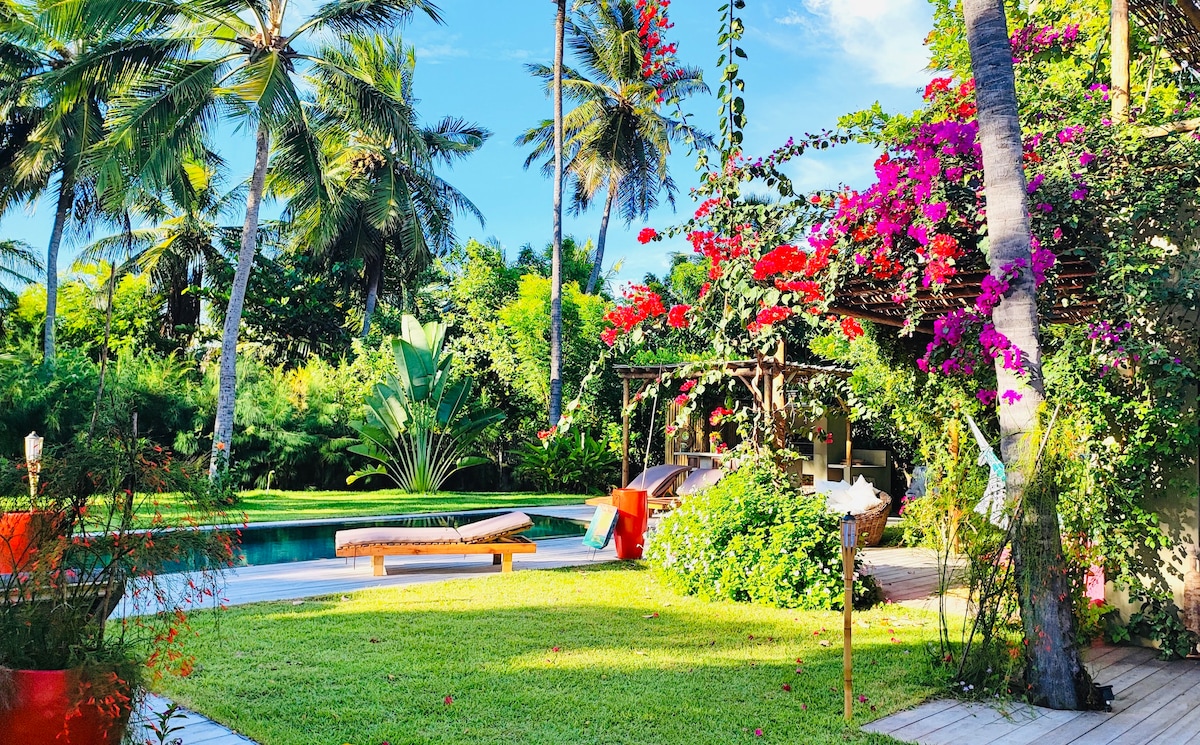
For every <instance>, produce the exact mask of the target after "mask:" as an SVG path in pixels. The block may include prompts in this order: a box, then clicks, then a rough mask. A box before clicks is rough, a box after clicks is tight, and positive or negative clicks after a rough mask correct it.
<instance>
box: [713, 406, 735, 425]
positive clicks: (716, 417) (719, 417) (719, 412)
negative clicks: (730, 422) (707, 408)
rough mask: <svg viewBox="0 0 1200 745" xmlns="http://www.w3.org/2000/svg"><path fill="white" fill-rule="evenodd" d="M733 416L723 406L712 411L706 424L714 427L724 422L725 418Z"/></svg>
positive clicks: (731, 412) (730, 411)
mask: <svg viewBox="0 0 1200 745" xmlns="http://www.w3.org/2000/svg"><path fill="white" fill-rule="evenodd" d="M731 414H733V411H732V410H730V409H726V408H725V407H724V406H718V407H717V408H715V409H713V410H712V414H711V415H709V417H708V423H709V424H711V425H712V426H714V427H716V426H717V425H719V424H720V423H721V422H723V421H725V417H727V416H730V415H731Z"/></svg>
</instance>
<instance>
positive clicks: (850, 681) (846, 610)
mask: <svg viewBox="0 0 1200 745" xmlns="http://www.w3.org/2000/svg"><path fill="white" fill-rule="evenodd" d="M854 552H855V548H854V547H853V546H852V547H850V548H846V547H844V546H843V547H842V573H843V574H844V575H845V580H846V597H845V598H844V600H843V601H842V605H843V606H844V607H843V608H842V693H843V699H844V702H843V705H842V710H843V711H842V713H843V715H844V716H845V717H846V721H847V722H849V721H850V720H852V719H853V718H854V676H853V665H852V664H851V654H850V637H851V635H852V634H853V633H854V628H853V625H852V624H851V623H850V614H851V613H852V612H853V610H854Z"/></svg>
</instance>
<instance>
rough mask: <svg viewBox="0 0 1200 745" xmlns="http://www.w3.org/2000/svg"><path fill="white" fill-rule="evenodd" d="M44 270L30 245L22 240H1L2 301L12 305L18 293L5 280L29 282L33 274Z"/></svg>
mask: <svg viewBox="0 0 1200 745" xmlns="http://www.w3.org/2000/svg"><path fill="white" fill-rule="evenodd" d="M41 270H42V265H41V262H39V261H38V259H37V256H35V255H34V254H33V251H31V250H30V248H29V246H27V245H26V244H24V243H22V242H21V241H13V240H0V303H3V304H4V305H11V304H12V303H14V302H16V299H17V297H16V294H15V293H13V291H12V289H11V288H9V287H8V286H7V285H5V282H17V283H20V284H28V283H30V282H33V279H32V275H33V274H34V273H36V272H40V271H41Z"/></svg>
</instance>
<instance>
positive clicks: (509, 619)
mask: <svg viewBox="0 0 1200 745" xmlns="http://www.w3.org/2000/svg"><path fill="white" fill-rule="evenodd" d="M642 568H643V567H642V566H641V565H638V564H612V565H602V566H595V567H588V568H583V569H566V570H555V571H549V572H526V573H517V574H514V575H508V576H505V577H497V578H492V579H482V580H472V581H471V582H446V583H440V584H437V585H424V586H421V587H413V588H404V589H391V588H389V589H384V590H376V591H368V592H362V593H357V594H355V595H352V596H345V597H347V599H345V600H343V599H342V597H343V596H333V597H327V598H319V599H314V600H308V601H304V602H302V603H300V604H298V605H294V604H293V603H292V601H285V602H282V603H267V604H261V605H257V606H247V607H241V608H236V609H234V610H231V611H229V612H228V613H227V614H225V615H224V617H223V618H222V620H221V623H220V627H219V632H218V631H214V630H212V629H208V628H201V629H200V631H201V635H200V637H199V639H198V640H197V643H196V645H195V651H196V652H197V654H198V663H199V664H198V667H197V672H196V673H194V674H193V675H192V676H191V677H190V678H187V679H183V680H175V681H168V684H167V693H168V694H170V695H174V696H176V697H178V698H179V699H180V700H181V701H182V702H184V703H185V704H188V705H191V706H194V707H196V708H197V709H198V710H199V711H202V712H204V713H205V714H208V715H210V716H213V717H214V718H216V719H218V720H220V721H223V722H225V723H227V724H230V725H231V726H233V727H234V728H235V729H238V730H239V731H242V732H244V733H245V734H247V735H248V736H250V737H252V738H254V739H256V740H258V741H259V742H261V743H263V745H292V744H293V743H295V744H297V745H299V743H305V744H307V743H334V744H335V745H340V744H341V743H352V745H364V744H369V745H379V743H380V742H382V741H384V740H387V741H388V742H390V743H392V745H396V744H397V743H426V742H428V743H434V742H437V743H480V742H483V743H491V742H495V743H513V742H520V743H597V744H599V743H635V742H637V743H686V744H687V745H698V744H700V743H714V744H716V743H728V742H736V741H741V740H746V741H747V742H749V741H754V742H780V743H783V742H787V743H825V742H844V741H851V742H890V740H888V739H887V738H885V737H882V736H879V735H872V734H866V733H862V732H859V731H858V730H857V729H856V728H851V729H846V728H845V727H844V726H843V724H842V722H841V718H840V717H841V701H842V698H841V696H842V693H841V691H842V689H841V671H842V662H841V632H840V630H841V625H840V619H841V616H840V614H835V613H828V612H820V613H817V612H802V611H787V610H777V609H769V608H761V607H755V606H748V605H742V604H732V603H704V602H701V601H697V600H695V599H693V598H680V597H677V596H674V595H672V594H670V593H669V592H667V591H664V590H663V589H662V588H661V587H660V586H658V585H657V584H656V583H655V582H654V581H653V580H652V577H651V575H649V574H648V573H646V572H644V571H641V570H642ZM859 618H860V620H861V621H863V622H865V623H866V624H868V625H867V626H864V627H856V629H855V632H856V644H855V652H856V674H857V676H858V680H859V683H858V687H857V690H858V691H859V692H861V693H862V694H864V695H865V696H867V697H868V700H867V701H866V702H865V703H863V704H861V705H859V709H860V711H859V712H858V714H857V716H858V717H860V722H859V723H861V722H865V721H868V720H870V719H874V718H876V717H878V716H883V715H885V714H887V713H890V712H891V711H894V710H895V709H898V708H903V707H905V706H909V705H912V704H914V703H916V702H917V701H919V700H921V699H923V698H925V697H926V696H927V695H929V693H930V691H931V686H932V685H933V684H934V683H935V680H934V679H935V674H934V673H933V672H932V669H931V666H930V664H929V657H928V655H927V653H926V652H925V646H924V645H925V643H926V642H927V641H930V640H932V639H934V638H935V635H936V629H935V626H934V623H935V622H934V621H933V620H932V619H930V618H928V617H925V616H919V615H913V614H909V613H907V612H906V611H903V610H901V609H894V608H888V609H884V610H876V611H872V612H869V613H866V614H861V615H860V616H859ZM920 621H924V622H925V625H924V626H921V625H918V623H919V622H920ZM814 632H815V633H814ZM893 640H894V641H893ZM785 685H786V686H789V687H790V689H791V690H790V691H789V690H785V689H784V686H785ZM447 696H450V697H452V700H451V702H450V703H447V702H446V697H447ZM871 707H876V708H875V710H874V711H872V708H871ZM759 728H761V729H762V730H763V736H762V738H758V737H756V736H755V735H754V730H755V729H759Z"/></svg>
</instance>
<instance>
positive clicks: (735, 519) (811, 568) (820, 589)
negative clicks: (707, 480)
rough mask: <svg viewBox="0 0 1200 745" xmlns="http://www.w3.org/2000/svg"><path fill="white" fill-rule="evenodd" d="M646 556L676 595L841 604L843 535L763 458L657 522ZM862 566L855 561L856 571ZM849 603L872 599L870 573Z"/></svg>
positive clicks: (818, 504)
mask: <svg viewBox="0 0 1200 745" xmlns="http://www.w3.org/2000/svg"><path fill="white" fill-rule="evenodd" d="M646 555H647V559H648V560H649V561H650V563H651V565H652V566H653V567H654V568H655V569H656V570H657V571H658V572H660V573H661V575H662V576H663V578H664V579H665V580H666V582H667V583H668V584H670V585H671V586H672V587H673V588H675V589H676V590H678V591H680V592H683V593H686V594H689V595H698V596H700V597H703V598H708V599H712V600H716V599H727V600H741V601H750V602H754V603H761V604H764V605H774V606H777V607H781V608H806V609H822V610H829V609H834V608H841V607H842V599H843V597H844V585H843V578H842V548H841V532H840V530H839V529H838V517H837V515H831V514H829V513H828V512H827V511H826V509H825V498H824V497H823V496H820V495H805V494H800V493H799V492H797V491H796V490H795V489H794V488H793V487H792V486H791V484H790V482H789V481H788V479H787V477H786V475H785V474H784V473H783V472H782V471H781V470H779V468H778V466H776V465H775V463H774V462H773V461H772V460H771V459H770V458H767V457H750V458H748V459H745V460H743V461H742V462H741V464H740V465H739V467H738V468H737V470H735V471H732V472H731V473H729V474H728V475H727V476H725V478H723V479H721V481H720V482H718V483H717V484H716V485H715V486H713V487H711V488H709V489H706V490H704V491H702V492H700V493H698V494H694V495H691V496H689V497H688V498H687V499H686V500H685V501H684V502H683V504H682V505H681V506H679V507H677V508H676V509H674V510H672V511H671V512H669V513H668V514H667V516H666V517H664V518H663V520H662V523H661V524H660V525H659V526H658V529H657V530H655V531H654V533H653V534H652V536H651V539H650V543H649V545H648V546H647V554H646ZM860 565H861V562H860V561H858V560H857V559H856V560H855V571H856V572H857V570H858V568H859V567H860ZM858 579H859V581H858V582H856V583H855V590H854V592H855V595H854V599H855V604H856V605H869V604H870V603H871V602H873V601H874V599H875V598H876V595H877V590H876V585H875V583H874V581H873V580H872V579H871V578H870V577H868V576H865V575H863V576H860V577H859V578H858Z"/></svg>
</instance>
